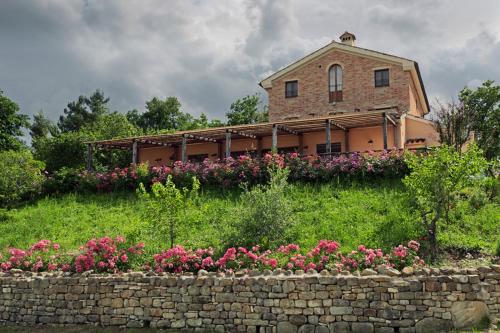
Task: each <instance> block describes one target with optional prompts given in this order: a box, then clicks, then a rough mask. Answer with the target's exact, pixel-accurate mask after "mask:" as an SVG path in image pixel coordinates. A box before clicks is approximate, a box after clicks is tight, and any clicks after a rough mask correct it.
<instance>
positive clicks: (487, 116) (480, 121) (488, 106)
mask: <svg viewBox="0 0 500 333" xmlns="http://www.w3.org/2000/svg"><path fill="white" fill-rule="evenodd" d="M459 99H460V101H461V102H462V103H463V105H464V109H465V112H466V113H467V114H470V118H471V122H470V128H471V130H472V131H474V135H475V138H476V141H477V145H478V146H479V148H481V149H482V150H483V151H484V153H485V156H486V157H487V158H488V159H492V158H495V157H498V156H500V132H499V131H500V85H497V84H495V82H494V81H490V80H488V81H486V82H484V83H483V84H482V85H481V86H480V87H478V88H475V89H470V88H467V87H466V88H464V89H463V90H462V91H461V92H460V94H459Z"/></svg>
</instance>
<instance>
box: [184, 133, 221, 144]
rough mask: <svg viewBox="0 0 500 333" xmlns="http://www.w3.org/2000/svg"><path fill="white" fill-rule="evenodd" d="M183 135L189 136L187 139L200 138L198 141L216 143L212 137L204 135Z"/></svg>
mask: <svg viewBox="0 0 500 333" xmlns="http://www.w3.org/2000/svg"><path fill="white" fill-rule="evenodd" d="M184 137H185V138H189V139H196V140H200V141H206V142H213V143H217V140H215V139H212V138H208V137H206V136H201V135H194V134H185V135H184Z"/></svg>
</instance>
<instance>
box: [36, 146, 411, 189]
mask: <svg viewBox="0 0 500 333" xmlns="http://www.w3.org/2000/svg"><path fill="white" fill-rule="evenodd" d="M285 167H287V168H288V169H289V170H290V173H289V176H288V180H290V181H308V182H314V181H329V180H332V179H339V178H350V179H352V178H362V179H371V178H376V177H386V178H387V177H402V176H404V175H405V174H406V171H407V168H406V164H405V159H404V156H403V152H402V151H399V150H388V151H382V152H377V153H375V152H367V153H352V154H349V155H339V156H323V157H322V156H299V155H298V154H297V153H291V154H287V155H278V154H265V155H264V156H263V157H262V158H261V159H258V158H252V157H250V156H248V155H241V156H239V157H238V158H232V157H229V158H227V159H224V160H210V159H205V160H204V161H203V162H201V163H192V162H186V163H182V162H181V161H177V162H175V163H174V164H173V165H172V166H165V165H164V166H152V167H148V166H147V165H146V164H143V165H139V166H138V167H136V168H134V167H126V168H123V169H120V168H115V169H113V170H111V171H109V172H104V173H102V172H96V173H88V172H82V173H77V172H65V173H61V174H58V173H56V174H54V175H51V176H49V178H48V180H47V181H48V185H47V186H45V187H46V189H48V191H49V192H50V191H56V190H57V191H58V192H64V191H71V190H89V189H90V190H94V191H117V190H134V189H136V188H137V187H138V186H139V184H140V183H143V184H147V185H151V184H153V183H156V182H161V183H165V182H166V180H167V178H168V176H169V175H170V176H172V179H173V181H174V183H175V184H176V185H177V186H179V187H181V188H182V187H189V186H190V185H191V183H192V178H193V177H196V178H197V179H198V180H199V181H200V183H201V185H202V186H213V187H217V188H220V187H222V188H235V187H239V186H240V185H241V184H242V183H247V184H249V185H255V184H265V183H267V182H268V181H269V171H270V170H271V169H276V168H278V169H282V168H285ZM66 178H67V180H66Z"/></svg>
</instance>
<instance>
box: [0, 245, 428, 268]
mask: <svg viewBox="0 0 500 333" xmlns="http://www.w3.org/2000/svg"><path fill="white" fill-rule="evenodd" d="M419 249H420V244H419V243H418V242H416V241H410V242H409V243H408V244H407V246H403V245H399V246H397V247H395V248H393V249H392V250H391V251H390V252H388V253H384V252H383V251H382V250H381V249H370V248H367V247H365V246H364V245H360V246H358V248H357V250H354V251H351V252H348V253H342V252H341V251H340V244H339V243H337V242H335V241H331V240H320V241H319V242H318V244H317V245H316V246H315V247H314V248H312V249H311V250H310V251H307V252H302V251H301V249H300V247H299V246H298V245H296V244H288V245H282V246H280V247H278V248H277V249H275V250H262V249H261V248H260V246H258V245H256V246H253V247H252V248H245V247H231V248H228V249H227V250H226V251H225V252H224V253H223V254H222V255H221V256H219V257H216V256H215V252H214V250H213V249H212V248H206V249H196V250H191V249H185V248H184V247H182V246H179V245H178V246H175V247H173V248H171V249H168V250H165V251H162V252H160V253H157V254H154V255H152V258H151V256H150V255H147V254H146V253H145V252H144V243H138V244H129V243H128V242H126V240H125V238H123V237H121V236H118V237H115V238H111V237H108V236H105V237H102V238H98V239H91V240H89V241H88V242H87V243H86V244H85V245H83V246H82V247H80V249H79V251H78V252H76V253H71V252H68V253H65V252H62V251H61V249H60V246H59V244H57V243H53V242H51V241H49V240H40V241H38V242H37V243H35V244H33V245H32V246H31V247H29V248H28V249H26V250H22V249H17V248H9V249H8V250H7V251H6V253H4V254H3V255H2V254H0V271H4V272H6V271H10V270H12V269H20V270H23V271H32V272H42V271H48V272H50V271H63V272H76V273H83V272H87V271H93V272H96V273H120V272H128V271H130V270H132V269H134V268H142V270H145V271H154V272H156V273H183V272H192V273H197V272H198V271H200V270H206V271H219V272H234V271H241V270H243V271H247V270H265V269H269V270H274V269H278V268H280V269H284V270H292V271H296V270H303V271H307V270H311V269H312V270H316V271H322V270H325V269H327V270H330V271H332V270H333V271H339V272H340V271H351V272H352V271H356V270H363V269H366V268H377V267H379V266H387V267H393V268H396V269H402V268H403V267H406V266H414V267H419V266H424V265H425V263H424V261H423V260H422V259H421V258H420V257H419V256H418V255H417V252H418V251H419Z"/></svg>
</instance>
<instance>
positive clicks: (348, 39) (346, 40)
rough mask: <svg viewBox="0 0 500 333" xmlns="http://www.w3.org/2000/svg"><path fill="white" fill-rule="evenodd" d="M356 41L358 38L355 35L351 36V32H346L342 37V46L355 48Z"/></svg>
mask: <svg viewBox="0 0 500 333" xmlns="http://www.w3.org/2000/svg"><path fill="white" fill-rule="evenodd" d="M355 40H356V36H354V34H351V33H350V32H347V31H346V32H344V33H343V34H342V35H340V41H341V42H342V44H345V45H349V46H354V41H355Z"/></svg>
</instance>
